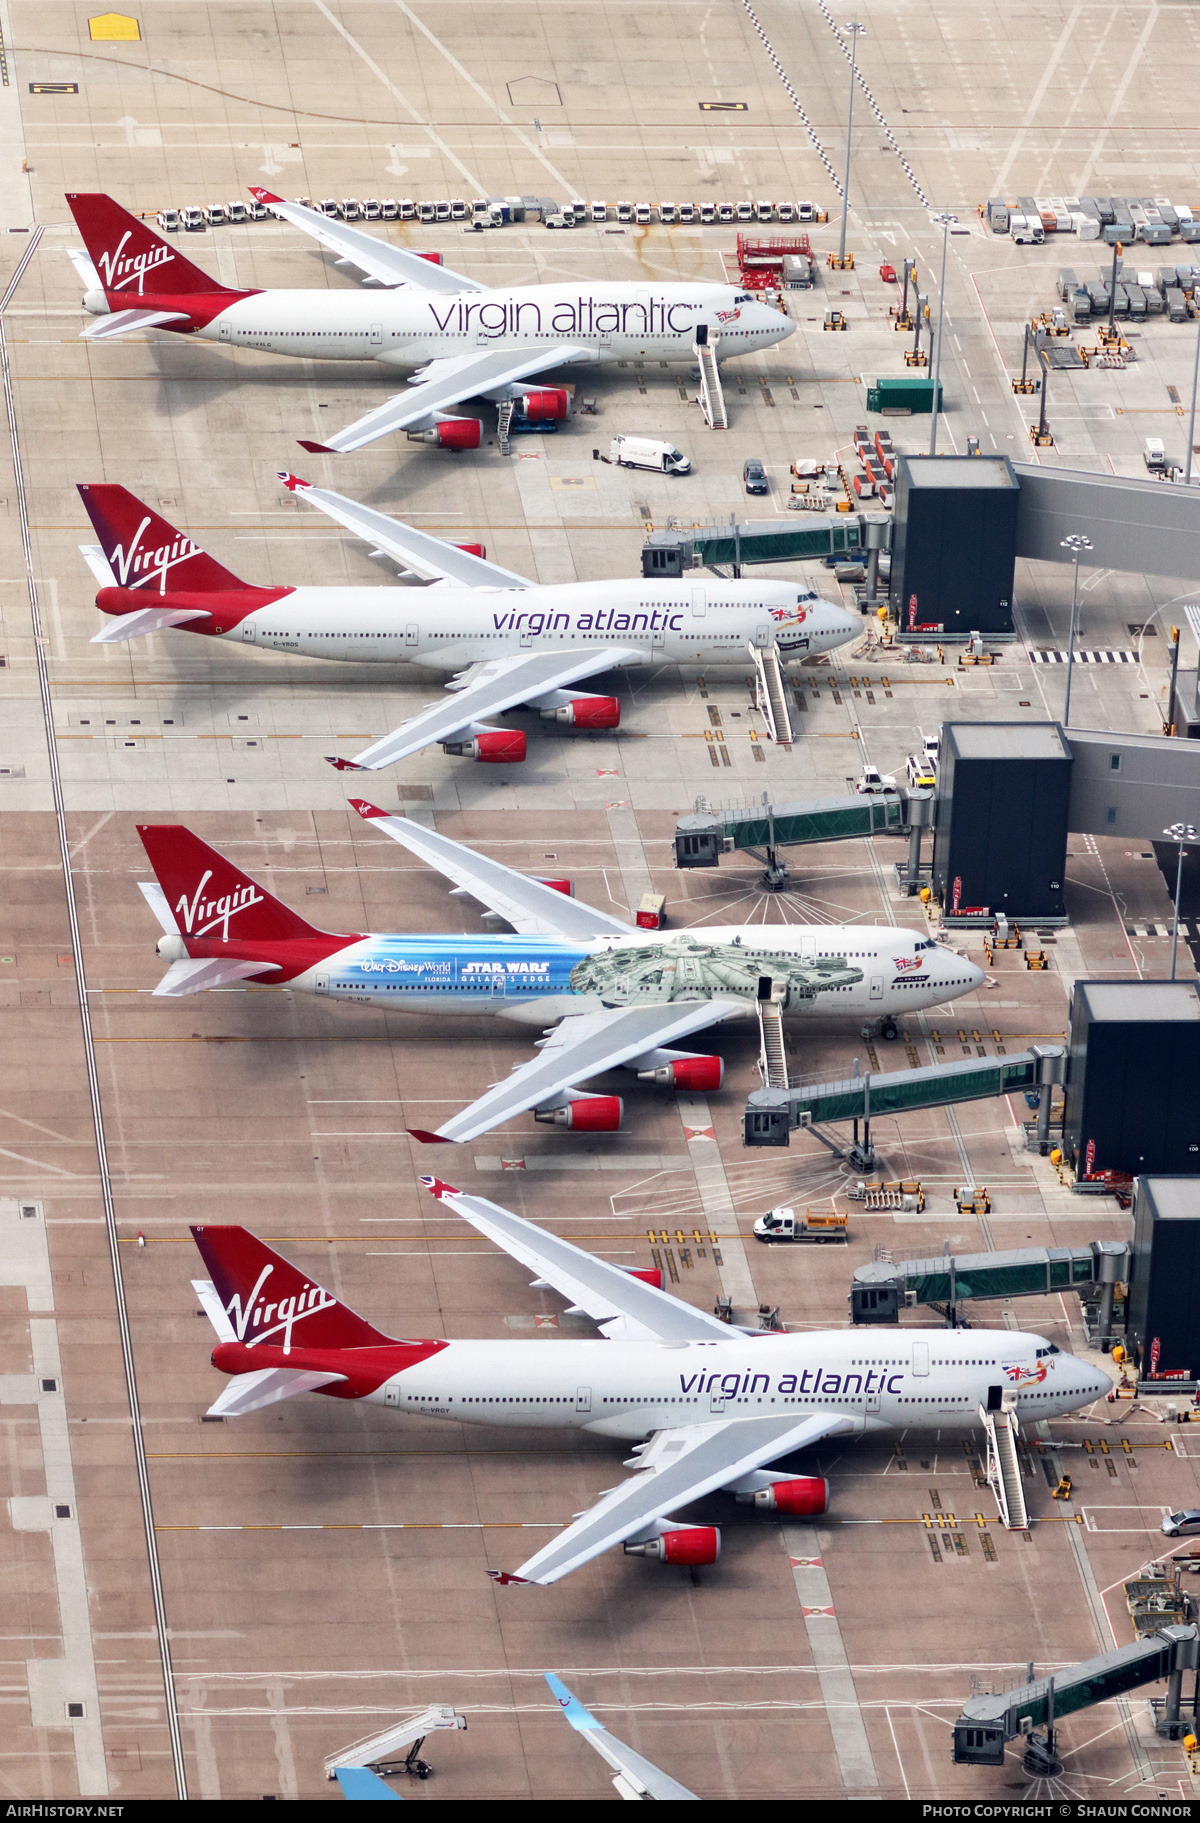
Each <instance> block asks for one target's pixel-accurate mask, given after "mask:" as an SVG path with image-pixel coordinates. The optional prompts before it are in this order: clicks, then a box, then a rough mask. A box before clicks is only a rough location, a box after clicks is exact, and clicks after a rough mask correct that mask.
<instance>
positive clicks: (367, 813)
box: [329, 760, 388, 823]
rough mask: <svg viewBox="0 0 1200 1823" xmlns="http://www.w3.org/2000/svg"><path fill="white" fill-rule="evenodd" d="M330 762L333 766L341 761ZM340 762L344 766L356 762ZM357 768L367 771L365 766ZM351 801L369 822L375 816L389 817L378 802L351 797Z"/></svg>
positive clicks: (360, 814)
mask: <svg viewBox="0 0 1200 1823" xmlns="http://www.w3.org/2000/svg"><path fill="white" fill-rule="evenodd" d="M329 764H330V765H331V766H337V765H338V764H339V762H338V761H337V760H330V762H329ZM340 764H341V766H342V767H346V766H353V765H354V762H353V760H342V761H341V762H340ZM355 770H356V771H358V772H363V771H365V767H362V766H358V767H356V768H355ZM349 802H350V808H351V810H357V812H358V814H359V816H360V817H362V818H363V819H364V820H365V821H366V822H368V823H369V822H370V821H371V820H372V818H374V817H383V818H384V819H386V818H387V815H388V812H387V811H386V810H380V808H379V806H378V804H371V803H368V801H367V799H366V798H351V799H350V800H349Z"/></svg>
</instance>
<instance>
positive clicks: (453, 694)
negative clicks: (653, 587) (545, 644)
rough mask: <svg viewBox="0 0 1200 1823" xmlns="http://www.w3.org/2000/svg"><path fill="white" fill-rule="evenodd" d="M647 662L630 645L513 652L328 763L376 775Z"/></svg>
mask: <svg viewBox="0 0 1200 1823" xmlns="http://www.w3.org/2000/svg"><path fill="white" fill-rule="evenodd" d="M645 662H646V654H645V653H644V652H637V651H635V650H634V649H633V647H631V646H630V647H626V646H597V647H596V648H595V650H594V651H590V652H581V651H580V650H579V649H578V648H575V649H574V650H571V649H570V648H564V649H562V650H560V651H558V652H533V651H530V652H514V653H512V654H511V655H510V656H509V657H508V658H492V659H489V660H488V661H487V662H486V663H485V664H482V665H472V666H470V667H469V669H468V670H467V671H466V672H460V673H459V676H461V677H464V678H465V679H466V681H465V682H463V683H461V684H460V683H459V682H458V681H457V679H456V680H455V681H454V683H452V684H451V685H450V689H449V694H448V695H447V696H444V697H442V698H441V700H440V701H439V702H436V703H433V704H431V705H430V707H429V708H428V709H423V710H422V711H421V713H420V715H415V716H414V717H413V719H412V721H411V722H405V723H404V725H403V727H401V728H397V729H396V730H395V732H394V733H392V734H385V735H384V736H383V739H382V740H378V741H375V742H373V743H372V745H371V746H370V747H364V748H363V750H362V752H361V753H356V754H355V756H354V758H353V759H352V760H339V759H332V760H331V764H332V765H334V766H336V767H337V769H338V771H339V772H353V771H359V770H361V771H365V772H378V771H379V769H380V767H381V766H394V765H395V763H396V761H397V760H402V759H405V758H407V756H408V755H409V754H410V753H418V752H420V750H421V748H422V747H432V746H433V745H435V743H436V742H438V741H454V740H458V739H460V738H464V737H465V736H466V735H467V734H469V732H470V731H471V729H472V728H473V727H474V726H475V725H476V724H477V723H479V722H481V721H482V720H483V719H484V718H485V717H486V716H489V715H503V713H504V711H505V710H506V709H519V708H520V707H521V706H522V704H524V703H528V702H536V700H537V698H538V697H541V696H548V695H549V694H550V692H551V691H552V690H565V689H567V688H569V687H570V686H571V685H573V684H581V683H583V682H584V681H585V679H587V678H589V677H598V676H599V675H600V674H601V673H602V672H604V671H611V670H613V669H614V668H615V667H616V666H618V665H644V664H645Z"/></svg>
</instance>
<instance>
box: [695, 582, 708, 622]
mask: <svg viewBox="0 0 1200 1823" xmlns="http://www.w3.org/2000/svg"><path fill="white" fill-rule="evenodd" d="M707 612H708V590H707V589H693V590H692V614H693V615H694V617H695V618H696V619H697V620H702V619H703V617H704V615H705V614H706V613H707Z"/></svg>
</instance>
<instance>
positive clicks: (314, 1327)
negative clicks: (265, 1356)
mask: <svg viewBox="0 0 1200 1823" xmlns="http://www.w3.org/2000/svg"><path fill="white" fill-rule="evenodd" d="M192 1239H193V1240H194V1241H195V1243H196V1245H197V1247H198V1248H199V1249H200V1253H201V1257H202V1258H203V1260H204V1264H205V1266H206V1268H207V1269H208V1274H209V1277H210V1278H211V1279H212V1282H213V1284H214V1285H215V1286H216V1289H217V1296H218V1297H219V1298H220V1300H221V1302H222V1304H223V1305H224V1306H225V1312H226V1315H227V1316H228V1318H229V1321H230V1324H231V1325H232V1327H233V1332H234V1336H235V1337H236V1339H237V1340H238V1341H239V1342H245V1343H247V1344H253V1343H256V1342H258V1343H264V1342H265V1343H267V1344H268V1346H274V1347H282V1348H287V1349H291V1348H305V1349H309V1348H374V1347H378V1346H379V1345H380V1344H385V1343H389V1342H391V1340H392V1338H391V1337H390V1336H385V1335H384V1334H383V1333H382V1331H381V1330H378V1329H376V1328H375V1327H374V1325H373V1324H371V1323H368V1322H367V1321H366V1319H365V1318H364V1317H360V1316H359V1315H358V1314H357V1312H356V1311H353V1310H351V1309H350V1308H349V1306H348V1305H346V1304H342V1303H340V1302H339V1300H338V1299H337V1298H335V1297H334V1296H333V1293H332V1292H329V1291H326V1290H325V1289H324V1287H323V1286H321V1285H318V1284H317V1283H316V1281H315V1280H314V1279H311V1278H309V1276H308V1274H307V1273H304V1272H301V1271H300V1270H299V1268H298V1267H296V1266H293V1265H292V1263H291V1261H290V1260H285V1259H284V1258H283V1256H282V1254H278V1253H275V1252H273V1250H272V1249H271V1248H270V1247H268V1246H266V1245H265V1244H264V1243H263V1242H262V1241H260V1240H259V1239H258V1238H257V1236H255V1235H253V1234H251V1233H250V1231H249V1229H248V1228H235V1227H217V1228H193V1229H192Z"/></svg>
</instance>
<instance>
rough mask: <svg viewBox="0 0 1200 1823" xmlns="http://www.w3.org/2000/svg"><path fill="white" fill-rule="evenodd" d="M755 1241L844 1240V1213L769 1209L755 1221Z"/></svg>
mask: <svg viewBox="0 0 1200 1823" xmlns="http://www.w3.org/2000/svg"><path fill="white" fill-rule="evenodd" d="M754 1238H755V1240H756V1241H768V1242H770V1241H845V1240H847V1239H848V1238H849V1237H848V1235H847V1230H846V1217H845V1216H844V1215H832V1214H830V1215H814V1214H813V1212H812V1210H811V1209H791V1208H784V1207H780V1208H778V1209H768V1210H767V1213H766V1214H765V1215H760V1216H759V1218H758V1220H757V1221H756V1222H755V1224H754Z"/></svg>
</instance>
